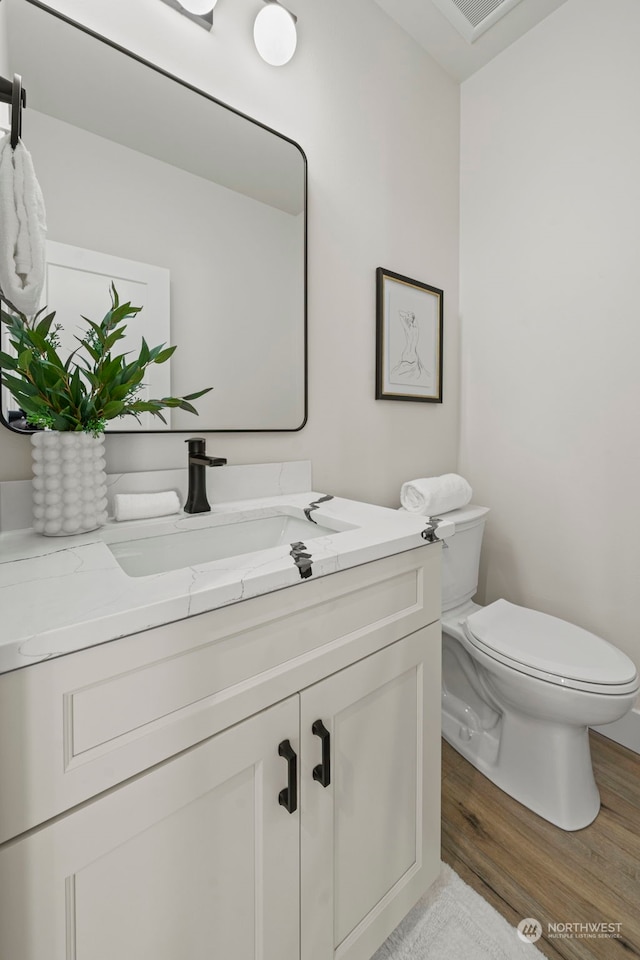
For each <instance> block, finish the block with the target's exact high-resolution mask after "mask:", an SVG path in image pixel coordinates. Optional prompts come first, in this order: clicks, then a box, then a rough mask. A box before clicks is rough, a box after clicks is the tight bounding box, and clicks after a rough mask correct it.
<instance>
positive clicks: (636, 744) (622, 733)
mask: <svg viewBox="0 0 640 960" xmlns="http://www.w3.org/2000/svg"><path fill="white" fill-rule="evenodd" d="M592 729H593V730H596V731H597V732H598V733H601V734H602V735H603V736H604V737H609V739H610V740H615V741H616V743H621V744H622V746H623V747H628V748H629V750H633V751H634V752H635V753H640V708H634V709H633V710H630V711H629V713H627V714H626V715H625V716H624V717H623V718H622V720H616V721H615V723H605V724H603V725H602V726H600V727H593V728H592Z"/></svg>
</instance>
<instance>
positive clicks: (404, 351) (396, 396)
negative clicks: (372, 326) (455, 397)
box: [376, 267, 444, 403]
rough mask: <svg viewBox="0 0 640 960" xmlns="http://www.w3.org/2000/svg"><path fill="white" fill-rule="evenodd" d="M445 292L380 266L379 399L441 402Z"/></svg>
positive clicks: (378, 299) (377, 344) (377, 353)
mask: <svg viewBox="0 0 640 960" xmlns="http://www.w3.org/2000/svg"><path fill="white" fill-rule="evenodd" d="M443 333H444V291H443V290H441V289H440V288H439V287H434V286H431V284H429V283H423V282H421V281H420V280H413V279H411V277H405V276H403V275H402V274H401V273H394V272H393V271H392V270H385V269H384V267H378V268H377V270H376V400H412V401H416V400H417V401H420V402H421V403H442V359H443V342H442V341H443Z"/></svg>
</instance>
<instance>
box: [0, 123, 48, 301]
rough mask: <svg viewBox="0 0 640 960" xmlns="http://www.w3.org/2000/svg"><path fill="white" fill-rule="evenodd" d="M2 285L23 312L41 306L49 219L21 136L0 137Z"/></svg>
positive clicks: (1, 287) (2, 288)
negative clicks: (13, 138) (13, 140)
mask: <svg viewBox="0 0 640 960" xmlns="http://www.w3.org/2000/svg"><path fill="white" fill-rule="evenodd" d="M0 224H1V225H2V229H1V230H0V289H1V290H2V293H3V294H4V296H5V297H6V299H7V300H9V301H10V302H11V303H12V304H13V305H14V306H15V307H17V308H18V310H20V312H21V313H24V314H26V315H27V316H28V317H31V316H32V315H33V314H34V313H36V312H37V310H38V308H39V306H40V296H41V294H42V288H43V285H44V279H45V244H46V239H45V238H46V232H47V223H46V216H45V209H44V200H43V198H42V191H41V189H40V184H39V183H38V181H37V179H36V175H35V171H34V169H33V162H32V160H31V155H30V153H29V151H28V150H27V148H26V147H25V145H24V144H23V143H22V141H21V140H19V141H18V143H17V146H16V148H15V150H14V149H13V148H12V147H11V136H10V134H7V135H6V137H3V138H2V140H0Z"/></svg>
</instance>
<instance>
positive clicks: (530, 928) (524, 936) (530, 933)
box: [517, 917, 542, 943]
mask: <svg viewBox="0 0 640 960" xmlns="http://www.w3.org/2000/svg"><path fill="white" fill-rule="evenodd" d="M517 929H518V936H519V937H520V939H521V940H524V942H525V943H535V942H536V940H539V939H540V937H541V936H542V924H541V923H540V921H539V920H536V919H535V918H534V917H525V919H524V920H521V921H520V923H519V924H518V928H517Z"/></svg>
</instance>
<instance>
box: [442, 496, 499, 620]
mask: <svg viewBox="0 0 640 960" xmlns="http://www.w3.org/2000/svg"><path fill="white" fill-rule="evenodd" d="M488 513H489V508H488V507H476V506H474V505H473V504H469V505H468V506H467V507H462V508H461V509H460V510H451V511H450V513H445V514H444V515H443V520H452V521H453V523H455V525H456V532H455V535H454V536H453V537H450V538H449V539H448V540H447V541H446V547H444V548H443V550H442V612H443V613H446V612H447V611H449V610H453V608H454V607H458V606H460V605H461V604H463V603H466V602H467V601H468V600H471V598H472V597H473V595H474V594H475V592H476V590H477V589H478V568H479V566H480V548H481V546H482V534H483V533H484V524H485V520H486V517H487V514H488Z"/></svg>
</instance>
